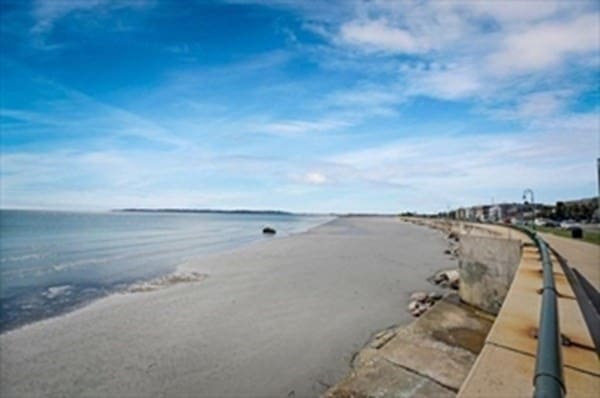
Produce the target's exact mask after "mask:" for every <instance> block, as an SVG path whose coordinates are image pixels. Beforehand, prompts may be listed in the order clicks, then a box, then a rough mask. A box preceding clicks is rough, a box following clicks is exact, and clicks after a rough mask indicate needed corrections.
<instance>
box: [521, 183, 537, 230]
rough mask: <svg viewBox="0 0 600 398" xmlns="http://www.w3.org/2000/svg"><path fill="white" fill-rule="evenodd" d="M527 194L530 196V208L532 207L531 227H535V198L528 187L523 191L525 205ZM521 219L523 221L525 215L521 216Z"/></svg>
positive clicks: (525, 203)
mask: <svg viewBox="0 0 600 398" xmlns="http://www.w3.org/2000/svg"><path fill="white" fill-rule="evenodd" d="M527 194H529V197H530V198H531V201H530V203H531V208H532V209H533V227H534V228H535V200H534V198H533V190H531V189H530V188H527V189H526V190H524V191H523V204H524V205H527ZM523 221H525V217H523Z"/></svg>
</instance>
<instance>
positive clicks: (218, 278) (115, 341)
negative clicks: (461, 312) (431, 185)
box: [0, 218, 454, 397]
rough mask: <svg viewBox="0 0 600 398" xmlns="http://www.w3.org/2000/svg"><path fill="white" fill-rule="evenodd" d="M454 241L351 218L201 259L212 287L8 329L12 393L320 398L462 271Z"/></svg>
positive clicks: (137, 298)
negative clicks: (421, 301) (439, 276)
mask: <svg viewBox="0 0 600 398" xmlns="http://www.w3.org/2000/svg"><path fill="white" fill-rule="evenodd" d="M446 247H447V246H446V242H445V239H444V236H443V235H442V234H441V233H439V232H436V231H433V230H431V229H427V228H423V227H419V226H414V225H411V224H407V223H402V222H400V221H399V220H398V219H397V218H339V219H337V220H334V221H333V222H330V223H328V224H325V225H323V226H320V227H317V228H315V229H313V230H311V231H308V232H306V233H303V234H299V235H295V236H291V237H286V238H281V239H273V240H270V241H267V242H262V243H258V244H254V245H252V246H249V247H246V248H243V249H239V250H235V251H232V252H229V253H222V254H217V255H213V256H210V257H205V258H202V259H198V260H195V261H194V262H191V263H189V264H186V265H185V268H187V269H190V270H193V271H195V272H199V273H202V274H206V275H207V277H206V278H205V279H202V280H201V281H199V282H193V283H180V284H177V285H174V286H171V287H168V288H165V289H160V290H157V291H151V292H139V293H130V294H119V295H114V296H111V297H109V298H106V299H103V300H100V301H97V302H95V303H93V304H91V305H89V306H87V307H85V308H83V309H81V310H78V311H75V312H73V313H70V314H67V315H64V316H62V317H59V318H54V319H50V320H46V321H42V322H38V323H35V324H32V325H29V326H26V327H24V328H21V329H18V330H14V331H11V332H8V333H5V334H3V335H0V395H1V396H2V397H62V396H81V397H88V396H89V397H108V396H113V397H288V396H289V397H292V396H294V397H314V396H318V395H319V394H321V393H322V392H324V391H325V390H326V389H327V386H329V385H332V384H334V383H335V382H337V381H338V380H339V379H341V378H342V377H343V376H344V375H345V374H346V373H347V371H348V369H349V363H350V360H351V358H352V355H353V354H354V353H355V352H356V351H358V350H359V349H360V348H361V347H362V346H363V344H365V343H366V342H367V341H368V340H369V337H370V336H371V335H372V334H373V333H375V332H376V331H378V330H381V329H383V328H386V327H389V326H391V325H397V324H402V323H407V322H409V321H410V320H411V317H410V315H409V314H408V313H407V311H406V304H407V303H408V296H409V295H410V293H411V292H413V291H416V290H431V289H432V286H431V285H429V284H428V283H427V282H426V278H427V277H429V276H430V275H431V274H432V273H433V272H435V271H437V270H439V269H442V268H449V267H452V266H453V265H454V262H453V261H452V260H450V258H449V257H448V256H446V255H444V254H443V252H444V250H445V249H446Z"/></svg>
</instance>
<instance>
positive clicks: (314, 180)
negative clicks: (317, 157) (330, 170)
mask: <svg viewBox="0 0 600 398" xmlns="http://www.w3.org/2000/svg"><path fill="white" fill-rule="evenodd" d="M303 180H304V181H305V182H307V183H309V184H313V185H323V184H325V183H327V181H328V180H327V177H326V176H325V175H324V174H321V173H319V172H316V171H313V172H310V173H306V174H305V175H304V178H303Z"/></svg>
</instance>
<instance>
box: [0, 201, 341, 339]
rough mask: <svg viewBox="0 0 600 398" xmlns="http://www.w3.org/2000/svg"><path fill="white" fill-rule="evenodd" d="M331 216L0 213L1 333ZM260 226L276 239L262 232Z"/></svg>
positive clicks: (177, 277)
mask: <svg viewBox="0 0 600 398" xmlns="http://www.w3.org/2000/svg"><path fill="white" fill-rule="evenodd" d="M329 220H331V217H321V216H299V215H283V214H272V215H271V214H267V215H263V214H260V215H259V214H214V213H210V214H207V213H202V214H201V213H185V214H180V213H127V212H107V213H75V212H73V213H70V212H50V211H22V210H0V305H1V309H2V310H1V311H0V332H4V331H7V330H10V329H14V328H16V327H19V326H21V325H24V324H26V323H30V322H34V321H37V320H41V319H45V318H49V317H52V316H56V315H60V314H63V313H65V312H68V311H71V310H73V309H76V308H78V307H81V306H83V305H85V304H87V303H89V302H91V301H93V300H95V299H98V298H101V297H103V296H106V295H108V294H111V293H115V292H136V291H144V290H148V289H151V288H152V286H154V285H156V284H161V283H170V282H180V281H187V280H195V279H199V278H201V277H202V275H197V274H193V273H192V274H178V273H177V272H176V270H177V266H178V265H180V264H182V263H183V262H185V261H188V260H190V259H193V258H195V257H198V256H202V255H206V254H210V253H214V252H219V251H226V250H230V249H234V248H237V247H241V246H244V245H248V244H250V243H253V242H256V241H260V240H263V239H277V238H278V237H281V236H286V235H289V234H294V233H299V232H303V231H306V230H308V229H310V228H312V227H314V226H317V225H319V224H323V223H325V222H327V221H329ZM266 225H269V226H273V227H274V228H275V229H277V235H276V237H275V238H272V237H265V236H263V235H262V233H261V232H262V228H263V227H264V226H266Z"/></svg>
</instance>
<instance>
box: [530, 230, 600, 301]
mask: <svg viewBox="0 0 600 398" xmlns="http://www.w3.org/2000/svg"><path fill="white" fill-rule="evenodd" d="M540 235H541V236H542V238H543V239H544V240H545V241H546V242H548V244H549V245H550V246H551V247H552V248H554V249H556V251H557V252H559V253H560V254H561V255H562V256H563V257H564V258H565V259H566V260H567V262H568V263H569V265H570V266H571V267H573V268H577V270H578V271H579V272H581V273H582V274H583V275H584V276H585V277H586V278H587V279H588V280H589V281H590V282H591V283H592V285H594V286H595V287H596V289H599V290H600V246H599V245H594V244H592V243H588V242H584V241H580V240H575V239H570V238H563V237H561V236H556V235H553V234H540Z"/></svg>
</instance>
